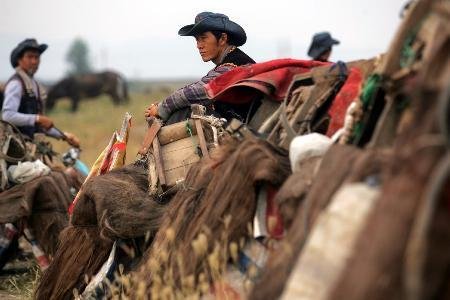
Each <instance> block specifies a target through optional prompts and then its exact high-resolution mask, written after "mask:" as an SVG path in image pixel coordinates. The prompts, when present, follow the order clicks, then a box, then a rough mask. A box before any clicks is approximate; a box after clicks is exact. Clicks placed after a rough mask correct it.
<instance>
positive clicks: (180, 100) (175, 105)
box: [158, 64, 235, 120]
mask: <svg viewBox="0 0 450 300" xmlns="http://www.w3.org/2000/svg"><path fill="white" fill-rule="evenodd" d="M234 67H235V66H234V65H233V64H223V65H219V66H217V67H215V68H214V69H212V70H211V71H209V72H208V74H206V76H204V77H203V78H202V79H200V81H197V82H194V83H191V84H188V85H186V86H184V87H182V88H180V89H178V90H176V91H175V92H174V93H172V94H171V95H170V96H169V97H167V98H166V99H165V100H164V101H162V102H161V103H160V104H159V105H158V115H159V116H160V117H161V119H163V120H167V119H168V118H169V116H170V115H171V114H172V113H173V112H174V111H176V110H179V109H182V108H185V107H188V106H190V105H191V104H202V105H204V104H208V103H210V101H211V100H210V99H209V98H208V96H207V95H206V90H205V85H206V84H207V83H208V82H210V81H211V80H212V79H214V78H216V77H218V76H220V75H222V74H223V73H226V72H228V71H230V70H231V69H233V68H234Z"/></svg>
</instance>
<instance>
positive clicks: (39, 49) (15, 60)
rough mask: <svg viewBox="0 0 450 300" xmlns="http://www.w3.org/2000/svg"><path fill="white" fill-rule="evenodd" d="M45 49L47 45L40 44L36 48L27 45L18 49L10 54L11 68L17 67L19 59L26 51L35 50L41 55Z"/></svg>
mask: <svg viewBox="0 0 450 300" xmlns="http://www.w3.org/2000/svg"><path fill="white" fill-rule="evenodd" d="M47 48H48V45H47V44H40V45H38V46H37V47H36V46H29V45H25V46H23V47H18V48H16V49H14V50H13V51H12V53H11V65H12V66H13V68H15V67H17V66H18V65H19V57H20V56H21V55H22V54H23V53H24V52H25V51H27V50H36V51H37V52H39V54H42V53H43V52H44V51H45V50H47Z"/></svg>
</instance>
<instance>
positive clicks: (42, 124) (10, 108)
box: [1, 39, 79, 147]
mask: <svg viewBox="0 0 450 300" xmlns="http://www.w3.org/2000/svg"><path fill="white" fill-rule="evenodd" d="M46 49H47V45H46V44H38V42H37V41H36V40H35V39H26V40H24V41H22V42H21V43H19V44H18V45H17V47H16V48H14V50H13V51H12V52H11V65H12V66H13V68H15V71H16V72H15V74H14V75H13V76H12V77H11V78H10V79H9V80H8V82H7V83H6V86H5V94H4V100H3V105H2V107H1V118H2V119H3V120H5V121H7V122H9V123H11V124H13V125H15V126H17V127H18V128H19V130H20V131H21V132H22V133H23V134H24V135H26V136H28V137H29V138H31V139H33V135H34V134H35V133H37V132H43V133H45V134H46V135H49V136H52V137H54V138H57V139H61V138H65V139H66V141H67V142H68V143H69V144H71V145H73V146H76V147H77V146H79V140H78V138H77V137H76V136H75V135H73V134H71V133H68V132H66V133H64V134H63V133H61V132H60V131H59V130H57V129H55V128H54V127H53V121H52V120H51V119H50V118H49V117H47V116H45V115H43V109H44V103H43V101H44V100H45V91H44V89H43V88H42V86H41V85H40V84H39V83H38V82H37V81H36V80H35V79H34V78H33V75H34V74H35V73H36V71H37V70H38V67H39V63H40V56H41V54H42V53H43V52H44V51H45V50H46Z"/></svg>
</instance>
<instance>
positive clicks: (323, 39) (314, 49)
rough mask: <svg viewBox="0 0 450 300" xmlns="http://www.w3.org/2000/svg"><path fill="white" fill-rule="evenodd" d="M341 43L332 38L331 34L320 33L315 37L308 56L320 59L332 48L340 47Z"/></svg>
mask: <svg viewBox="0 0 450 300" xmlns="http://www.w3.org/2000/svg"><path fill="white" fill-rule="evenodd" d="M338 44H339V41H338V40H335V39H333V38H332V37H331V35H330V33H329V32H319V33H316V34H315V35H314V37H313V40H312V43H311V46H310V47H309V50H308V55H309V56H310V57H312V58H313V59H317V58H318V57H320V56H321V55H322V54H323V53H324V52H325V51H327V50H328V49H329V48H331V46H333V45H338Z"/></svg>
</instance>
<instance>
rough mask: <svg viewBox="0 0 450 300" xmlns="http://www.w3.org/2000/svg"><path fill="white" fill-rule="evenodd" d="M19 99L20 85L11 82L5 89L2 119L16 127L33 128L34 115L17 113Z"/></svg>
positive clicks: (20, 95)
mask: <svg viewBox="0 0 450 300" xmlns="http://www.w3.org/2000/svg"><path fill="white" fill-rule="evenodd" d="M21 98H22V84H21V83H20V82H19V81H18V80H11V81H10V82H9V83H8V84H7V85H6V87H5V95H4V100H3V108H2V119H3V120H5V121H6V122H9V123H11V124H14V125H16V126H34V123H35V121H36V115H34V114H23V113H19V112H18V110H19V106H20V99H21Z"/></svg>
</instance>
